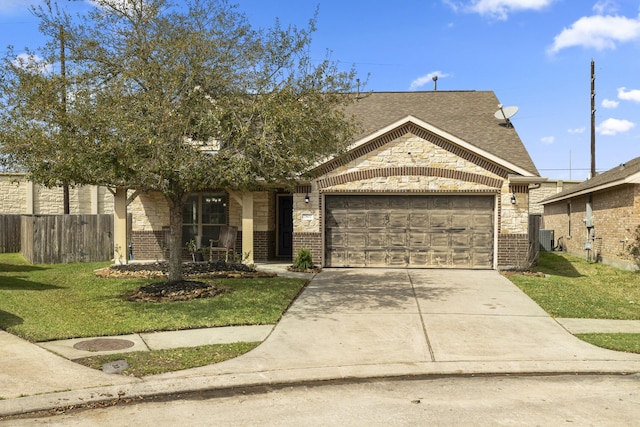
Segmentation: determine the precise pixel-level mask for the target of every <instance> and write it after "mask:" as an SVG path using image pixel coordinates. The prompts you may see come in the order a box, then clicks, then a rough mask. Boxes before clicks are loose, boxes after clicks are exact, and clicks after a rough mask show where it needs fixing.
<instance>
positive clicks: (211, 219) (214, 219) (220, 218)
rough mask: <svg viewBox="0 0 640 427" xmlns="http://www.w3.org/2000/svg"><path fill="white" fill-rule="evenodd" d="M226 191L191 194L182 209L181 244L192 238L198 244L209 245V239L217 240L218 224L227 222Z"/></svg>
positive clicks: (183, 244) (218, 233)
mask: <svg viewBox="0 0 640 427" xmlns="http://www.w3.org/2000/svg"><path fill="white" fill-rule="evenodd" d="M227 207H228V199H227V195H226V193H201V194H193V195H191V196H190V197H189V199H188V200H187V203H185V205H184V208H183V210H182V246H186V244H187V242H188V241H189V240H191V239H194V240H195V241H196V242H198V243H199V246H209V239H214V240H218V236H219V235H220V226H221V225H226V224H227V212H228V208H227Z"/></svg>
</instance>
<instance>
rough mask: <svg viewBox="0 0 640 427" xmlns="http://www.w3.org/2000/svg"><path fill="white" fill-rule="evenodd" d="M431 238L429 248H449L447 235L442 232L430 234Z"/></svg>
mask: <svg viewBox="0 0 640 427" xmlns="http://www.w3.org/2000/svg"><path fill="white" fill-rule="evenodd" d="M430 236H431V239H430V241H431V247H441V248H447V247H449V235H448V234H447V233H444V232H442V231H440V232H435V233H430Z"/></svg>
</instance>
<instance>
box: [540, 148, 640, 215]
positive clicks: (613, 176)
mask: <svg viewBox="0 0 640 427" xmlns="http://www.w3.org/2000/svg"><path fill="white" fill-rule="evenodd" d="M638 173H640V157H636V158H635V159H632V160H629V161H628V162H625V163H622V164H620V165H618V166H616V167H614V168H612V169H609V170H608V171H606V172H603V173H601V174H599V175H596V176H594V177H593V178H591V179H588V180H586V181H584V182H581V183H580V184H576V185H574V186H572V187H571V188H569V189H567V190H564V191H561V192H559V193H558V194H554V195H553V196H551V197H548V198H546V199H544V200H542V201H541V203H543V204H544V203H550V202H552V201H556V200H562V199H566V198H568V197H570V196H571V195H573V194H577V193H583V194H584V193H585V192H586V193H588V192H590V191H589V190H596V189H597V188H599V187H605V188H606V187H607V186H613V185H616V184H626V183H627V182H625V180H626V179H627V178H630V177H631V176H633V175H636V174H638Z"/></svg>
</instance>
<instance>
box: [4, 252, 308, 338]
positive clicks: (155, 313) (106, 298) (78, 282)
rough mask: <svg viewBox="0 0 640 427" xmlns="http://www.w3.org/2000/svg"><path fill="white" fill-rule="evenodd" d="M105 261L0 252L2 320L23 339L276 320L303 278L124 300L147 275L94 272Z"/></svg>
mask: <svg viewBox="0 0 640 427" xmlns="http://www.w3.org/2000/svg"><path fill="white" fill-rule="evenodd" d="M107 265H109V264H108V263H75V264H55V265H30V264H28V262H27V261H25V260H24V258H22V256H20V255H19V254H0V328H2V329H4V330H6V331H7V332H10V333H12V334H15V335H18V336H20V337H23V338H25V339H27V340H29V341H33V342H38V341H50V340H57V339H66V338H79V337H93V336H106V335H122V334H129V333H136V332H150V331H166V330H179V329H189V328H201V327H212V326H229V325H259V324H273V323H276V322H277V321H278V320H279V319H280V317H281V316H282V313H283V312H284V311H285V310H286V308H287V307H288V306H289V304H290V303H291V301H292V300H293V299H294V298H295V297H296V296H297V295H298V294H299V292H300V290H301V289H302V287H303V286H304V285H305V284H306V280H301V279H290V278H282V277H275V278H260V279H220V280H215V283H216V285H218V286H220V287H223V288H225V289H227V290H231V291H232V292H227V293H224V294H222V295H219V296H217V297H215V298H207V299H199V300H192V301H185V302H170V303H151V302H145V303H142V302H130V301H126V300H125V298H124V296H125V295H126V294H127V293H129V292H131V291H133V290H135V289H137V288H138V287H140V286H144V285H146V284H149V283H152V282H153V280H152V279H115V278H100V277H96V276H95V275H94V270H96V269H98V268H101V267H104V266H107Z"/></svg>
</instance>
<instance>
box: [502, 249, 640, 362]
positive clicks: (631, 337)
mask: <svg viewBox="0 0 640 427" xmlns="http://www.w3.org/2000/svg"><path fill="white" fill-rule="evenodd" d="M532 271H534V272H542V273H544V274H545V275H546V276H545V277H539V276H530V275H518V274H515V275H509V279H510V280H511V281H512V282H513V283H515V284H516V285H517V286H518V287H519V288H520V289H522V291H524V292H525V293H526V294H527V295H529V297H531V299H533V300H534V301H535V302H536V303H538V305H540V307H542V308H543V309H544V310H545V311H546V312H547V313H549V314H550V315H551V316H553V317H559V318H562V317H564V318H584V319H621V320H640V272H635V271H624V270H619V269H616V268H614V267H611V266H608V265H605V264H600V263H588V262H586V261H585V260H584V259H582V258H579V257H575V256H571V255H568V254H566V253H562V252H560V253H558V252H541V253H540V263H539V265H538V266H537V267H535V268H533V269H532ZM576 336H577V337H578V338H580V339H582V340H583V341H586V342H589V343H591V344H593V345H597V346H599V347H603V348H608V349H610V350H617V351H626V352H631V353H640V334H577V335H576Z"/></svg>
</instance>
